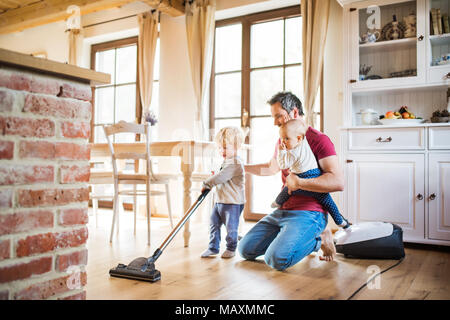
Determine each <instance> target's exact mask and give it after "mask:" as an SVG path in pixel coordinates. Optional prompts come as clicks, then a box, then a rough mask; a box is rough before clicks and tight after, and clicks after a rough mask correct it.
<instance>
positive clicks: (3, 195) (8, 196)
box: [0, 189, 13, 209]
mask: <svg viewBox="0 0 450 320" xmlns="http://www.w3.org/2000/svg"><path fill="white" fill-rule="evenodd" d="M12 197H13V190H12V189H0V209H1V208H11V207H12Z"/></svg>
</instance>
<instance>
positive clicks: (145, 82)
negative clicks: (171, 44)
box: [137, 11, 159, 122]
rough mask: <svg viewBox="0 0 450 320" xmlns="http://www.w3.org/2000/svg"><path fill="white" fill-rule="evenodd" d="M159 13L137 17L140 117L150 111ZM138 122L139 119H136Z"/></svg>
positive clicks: (149, 13)
mask: <svg viewBox="0 0 450 320" xmlns="http://www.w3.org/2000/svg"><path fill="white" fill-rule="evenodd" d="M158 16H159V12H158V11H155V12H153V13H151V12H145V13H141V14H139V15H138V24H139V37H138V43H139V45H138V66H139V67H138V77H139V90H140V93H141V104H142V113H141V117H142V116H143V115H144V114H145V113H146V112H148V111H149V110H150V104H151V102H152V89H153V65H154V62H155V54H156V41H157V40H158ZM137 120H138V122H139V120H140V119H137Z"/></svg>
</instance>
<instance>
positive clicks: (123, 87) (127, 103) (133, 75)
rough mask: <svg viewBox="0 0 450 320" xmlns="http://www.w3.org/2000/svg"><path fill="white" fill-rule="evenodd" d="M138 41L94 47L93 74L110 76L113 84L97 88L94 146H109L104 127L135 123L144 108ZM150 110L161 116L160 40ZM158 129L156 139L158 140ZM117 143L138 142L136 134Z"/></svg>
mask: <svg viewBox="0 0 450 320" xmlns="http://www.w3.org/2000/svg"><path fill="white" fill-rule="evenodd" d="M137 46H138V37H132V38H127V39H121V40H116V41H111V42H106V43H100V44H96V45H93V46H92V50H91V66H92V68H93V69H94V70H96V71H100V72H105V73H109V74H111V83H110V84H107V85H100V86H96V87H95V88H94V95H93V97H94V99H93V101H94V103H93V110H94V111H93V117H92V133H93V134H92V135H91V142H94V143H106V138H105V134H104V132H103V128H102V126H103V125H111V124H115V123H118V122H119V121H121V120H124V121H127V122H136V121H137V120H138V119H140V118H141V114H142V108H141V101H140V96H139V86H138V80H137ZM154 68H155V70H154V72H153V74H154V82H153V93H152V102H151V110H152V111H153V112H154V113H155V115H156V116H157V117H158V113H159V110H158V109H159V108H158V105H159V39H158V41H157V47H156V57H155V64H154ZM156 135H157V129H156V130H154V134H153V138H157V137H156ZM114 139H115V141H114V142H133V141H136V136H135V135H134V134H128V135H127V134H123V135H116V136H115V137H114Z"/></svg>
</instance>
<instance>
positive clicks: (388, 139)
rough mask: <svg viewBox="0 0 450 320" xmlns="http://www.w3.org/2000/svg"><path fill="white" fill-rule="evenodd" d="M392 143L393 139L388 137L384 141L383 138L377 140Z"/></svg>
mask: <svg viewBox="0 0 450 320" xmlns="http://www.w3.org/2000/svg"><path fill="white" fill-rule="evenodd" d="M391 141H392V138H391V137H388V138H386V139H384V140H383V138H381V137H378V138H377V139H376V142H391Z"/></svg>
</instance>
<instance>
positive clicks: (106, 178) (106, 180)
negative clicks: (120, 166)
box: [89, 158, 114, 227]
mask: <svg viewBox="0 0 450 320" xmlns="http://www.w3.org/2000/svg"><path fill="white" fill-rule="evenodd" d="M106 162H107V159H97V158H96V159H94V158H91V160H90V163H91V169H90V176H89V184H90V186H91V192H90V193H89V198H90V199H91V200H92V212H93V215H94V217H95V227H97V225H98V218H97V210H98V200H99V199H111V200H112V199H114V195H113V194H112V193H107V192H104V191H99V188H97V187H100V186H103V187H104V186H106V185H113V184H114V173H113V171H112V168H107V167H106V166H105V164H106ZM98 164H100V165H102V168H96V167H95V165H98Z"/></svg>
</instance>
